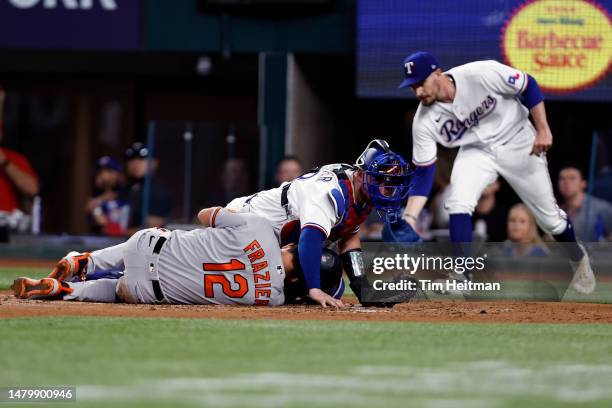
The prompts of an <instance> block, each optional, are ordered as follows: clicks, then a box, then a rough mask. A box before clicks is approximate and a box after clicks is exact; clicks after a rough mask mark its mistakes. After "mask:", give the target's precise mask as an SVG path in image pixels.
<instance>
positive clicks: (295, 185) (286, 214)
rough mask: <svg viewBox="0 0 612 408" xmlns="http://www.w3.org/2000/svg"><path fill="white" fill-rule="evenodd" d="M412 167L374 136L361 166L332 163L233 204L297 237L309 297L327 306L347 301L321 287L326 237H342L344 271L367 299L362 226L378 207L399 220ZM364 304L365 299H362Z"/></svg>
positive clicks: (287, 237)
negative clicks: (358, 233) (364, 288)
mask: <svg viewBox="0 0 612 408" xmlns="http://www.w3.org/2000/svg"><path fill="white" fill-rule="evenodd" d="M408 185H409V167H408V164H407V163H406V161H405V160H404V159H403V158H402V157H401V156H400V155H399V154H396V153H394V152H393V151H391V150H390V148H389V144H388V143H387V142H386V141H384V140H379V139H376V140H373V141H372V142H370V143H369V144H368V146H367V147H366V149H365V150H364V151H363V153H362V154H361V155H360V156H359V158H358V159H357V161H356V162H355V165H348V164H330V165H327V166H323V167H320V168H317V169H314V170H312V171H310V172H308V173H306V174H304V175H302V176H301V177H298V178H297V179H295V180H293V181H291V182H286V183H283V184H282V185H281V186H280V187H277V188H274V189H271V190H266V191H262V192H259V193H257V194H254V195H251V196H248V197H240V198H237V199H235V200H233V201H232V202H230V203H229V204H228V205H227V208H229V209H232V210H235V211H239V212H247V213H255V214H258V215H260V216H263V217H265V218H267V219H268V220H269V221H270V222H271V223H272V225H273V227H274V230H275V232H276V234H277V236H278V238H279V241H280V242H281V245H284V244H286V243H288V242H297V244H298V252H299V261H300V265H301V268H302V271H303V272H304V277H305V280H306V285H307V287H308V289H309V290H308V296H309V297H310V298H311V299H312V300H314V301H315V302H317V303H319V304H321V305H324V306H325V305H331V306H336V307H337V306H340V305H341V302H340V301H339V300H337V299H334V298H332V297H331V296H329V295H327V294H326V293H325V292H323V291H321V286H320V278H319V273H318V271H319V259H320V257H321V251H322V248H323V245H324V242H325V241H326V240H327V241H329V242H337V243H338V247H339V252H340V256H341V258H342V262H343V266H344V271H345V272H346V274H347V276H348V277H349V282H350V286H351V288H352V289H353V292H354V293H355V294H356V295H357V297H358V298H359V300H360V301H361V297H360V296H361V280H362V277H363V276H364V272H363V261H362V258H361V242H360V239H359V236H358V235H357V232H358V231H359V225H360V224H361V223H362V222H363V221H365V219H366V218H367V216H368V214H369V213H370V211H371V210H372V208H375V209H376V210H377V211H378V212H379V213H380V214H381V216H383V217H385V218H389V219H393V218H394V217H395V216H396V214H397V213H398V212H399V211H400V206H401V201H402V199H404V198H405V197H406V195H407V193H408ZM362 303H363V302H362Z"/></svg>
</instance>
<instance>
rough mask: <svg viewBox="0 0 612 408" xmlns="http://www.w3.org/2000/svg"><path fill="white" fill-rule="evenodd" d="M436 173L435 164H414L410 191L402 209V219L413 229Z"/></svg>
mask: <svg viewBox="0 0 612 408" xmlns="http://www.w3.org/2000/svg"><path fill="white" fill-rule="evenodd" d="M435 174H436V165H435V163H434V164H430V165H428V166H416V168H415V170H414V173H413V174H412V178H411V179H410V191H409V193H408V194H409V197H410V198H408V202H407V203H406V208H405V209H404V216H403V218H404V220H405V221H406V222H407V223H408V224H410V226H411V227H412V228H413V229H414V228H416V221H417V219H418V217H419V214H420V213H421V210H422V209H423V207H425V204H426V203H427V197H429V193H430V192H431V187H432V186H433V179H434V176H435Z"/></svg>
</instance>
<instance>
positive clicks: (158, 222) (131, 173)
mask: <svg viewBox="0 0 612 408" xmlns="http://www.w3.org/2000/svg"><path fill="white" fill-rule="evenodd" d="M148 159H149V149H148V148H147V147H146V146H145V145H144V144H142V143H134V144H133V145H132V146H130V147H128V148H127V150H126V151H125V160H126V164H125V167H126V173H127V178H128V184H127V188H126V189H125V191H124V192H123V193H122V194H121V196H120V199H121V200H123V201H126V202H128V203H129V206H130V216H129V223H128V235H131V234H133V233H134V232H136V231H138V230H139V229H142V228H143V227H144V228H151V227H161V226H163V225H164V224H165V223H166V222H167V221H168V217H169V216H170V213H171V212H172V198H171V197H172V196H171V194H170V191H169V190H168V189H167V188H166V186H164V185H163V183H161V182H160V181H159V180H158V178H157V177H155V172H156V171H157V169H158V167H159V160H158V159H157V158H155V157H152V158H151V169H150V170H151V185H150V191H149V200H148V213H147V217H146V219H145V220H143V219H142V205H143V193H144V184H145V176H146V175H147V171H148V167H149V166H148V163H149V160H148Z"/></svg>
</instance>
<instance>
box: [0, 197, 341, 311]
mask: <svg viewBox="0 0 612 408" xmlns="http://www.w3.org/2000/svg"><path fill="white" fill-rule="evenodd" d="M199 219H200V222H201V223H202V224H203V226H205V227H211V228H200V229H195V230H193V231H181V230H175V231H172V232H170V231H168V230H165V229H162V228H149V229H145V230H141V231H139V232H137V233H136V234H134V235H133V236H132V237H131V238H130V239H129V240H128V241H127V242H125V243H123V244H119V245H116V246H113V247H110V248H105V249H102V250H99V251H94V252H92V253H77V252H72V253H70V254H68V255H67V256H66V257H65V258H63V259H62V260H61V261H60V262H59V263H58V264H57V266H56V267H55V269H54V270H53V272H52V273H51V275H50V276H49V277H48V278H44V279H41V280H34V279H28V278H18V279H16V280H15V282H14V283H13V286H12V289H13V291H14V293H15V296H16V297H19V298H43V299H48V298H63V299H64V300H80V301H91V302H115V301H116V300H117V299H119V300H120V301H124V302H127V303H154V304H156V303H170V304H235V305H270V306H276V305H280V304H283V303H284V302H285V294H284V284H285V283H284V281H285V278H287V285H288V286H290V289H291V291H290V292H291V297H290V299H288V300H289V301H292V302H293V301H294V300H295V299H296V298H298V297H303V296H304V295H305V293H306V287H305V286H304V284H303V277H302V275H301V272H300V269H299V266H298V265H295V264H296V262H295V258H296V252H297V250H295V249H294V248H287V249H284V250H282V251H281V249H280V248H279V246H278V241H277V239H276V237H275V235H274V231H273V229H272V226H271V225H270V223H269V222H268V221H267V220H265V219H264V218H262V217H259V216H257V215H255V214H239V213H234V212H232V211H230V210H227V209H223V208H221V207H215V208H209V209H206V210H203V211H201V212H200V214H199ZM319 263H320V270H321V274H323V275H324V276H323V277H322V280H323V281H324V288H325V290H326V291H327V293H329V294H330V296H332V297H333V296H338V294H339V292H340V288H341V284H340V282H341V281H342V268H341V267H338V266H337V265H336V264H338V263H340V260H339V258H338V256H337V255H335V254H334V253H333V252H331V251H326V252H325V253H324V254H323V256H322V258H321V259H320V260H319ZM117 269H119V270H123V271H124V275H123V277H121V278H120V279H98V280H86V281H84V279H86V278H87V277H88V276H92V275H94V274H96V273H98V272H100V271H106V270H117ZM286 274H287V276H286ZM75 276H76V277H77V281H76V282H70V281H68V280H69V279H71V278H73V277H75Z"/></svg>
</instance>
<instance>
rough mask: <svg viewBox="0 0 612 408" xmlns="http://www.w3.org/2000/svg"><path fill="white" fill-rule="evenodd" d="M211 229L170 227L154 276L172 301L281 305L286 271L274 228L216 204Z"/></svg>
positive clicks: (258, 219)
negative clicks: (157, 276) (156, 276)
mask: <svg viewBox="0 0 612 408" xmlns="http://www.w3.org/2000/svg"><path fill="white" fill-rule="evenodd" d="M210 225H211V226H212V228H201V229H195V230H192V231H180V230H176V231H172V233H171V235H170V238H169V239H168V241H167V242H166V243H165V244H164V246H163V248H162V249H161V252H160V255H159V261H158V274H159V280H160V283H161V288H162V290H163V293H164V296H165V297H166V299H167V300H168V301H169V302H170V303H184V304H240V305H253V304H254V305H280V304H283V303H284V300H285V296H284V292H283V287H284V278H285V270H284V268H283V264H282V259H281V252H280V248H279V246H278V241H277V239H276V236H275V234H274V230H273V228H272V226H271V225H270V223H269V222H268V221H266V220H265V219H264V218H262V217H260V216H258V215H255V214H240V213H234V212H231V211H229V210H227V209H223V208H220V207H218V208H216V209H215V210H214V211H213V212H212V214H211V220H210Z"/></svg>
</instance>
